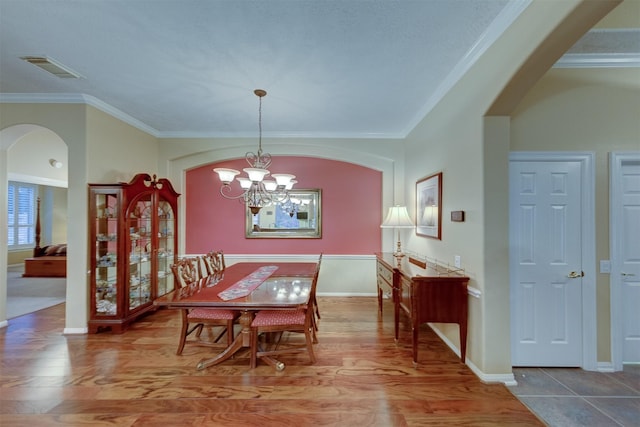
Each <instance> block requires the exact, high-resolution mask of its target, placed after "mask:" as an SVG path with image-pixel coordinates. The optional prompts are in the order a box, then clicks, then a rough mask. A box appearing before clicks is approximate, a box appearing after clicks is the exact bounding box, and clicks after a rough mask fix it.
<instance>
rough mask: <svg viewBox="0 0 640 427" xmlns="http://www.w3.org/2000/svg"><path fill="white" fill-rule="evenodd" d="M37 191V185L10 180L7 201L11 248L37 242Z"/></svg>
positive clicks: (31, 244) (9, 243)
mask: <svg viewBox="0 0 640 427" xmlns="http://www.w3.org/2000/svg"><path fill="white" fill-rule="evenodd" d="M36 192H37V187H36V186H35V185H32V184H25V183H18V182H9V192H8V197H9V199H8V201H7V202H8V203H7V204H8V207H9V211H8V215H7V223H8V235H7V243H8V247H9V249H18V248H24V247H32V246H33V245H34V244H35V228H36V223H35V221H36Z"/></svg>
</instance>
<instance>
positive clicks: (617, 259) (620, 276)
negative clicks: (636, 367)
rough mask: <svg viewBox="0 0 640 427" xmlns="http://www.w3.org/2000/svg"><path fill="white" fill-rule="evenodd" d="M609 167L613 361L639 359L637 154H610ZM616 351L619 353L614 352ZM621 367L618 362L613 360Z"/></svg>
mask: <svg viewBox="0 0 640 427" xmlns="http://www.w3.org/2000/svg"><path fill="white" fill-rule="evenodd" d="M613 158H614V160H617V161H616V162H612V165H611V166H612V167H611V174H612V175H611V189H612V193H611V200H612V202H611V225H612V227H611V254H612V269H611V288H612V289H611V295H612V301H611V307H612V308H611V310H612V322H611V323H612V328H613V327H614V326H615V327H616V329H615V330H612V336H613V337H614V342H616V337H615V335H613V334H619V335H618V336H619V337H621V338H622V339H621V343H620V345H621V349H620V348H618V349H616V346H615V345H614V363H615V362H622V363H638V362H640V310H639V309H640V153H635V154H632V153H628V154H619V155H616V154H614V155H613ZM616 350H619V351H620V354H619V355H617V357H616V355H615V352H616ZM616 365H617V368H616V369H621V366H620V364H618V363H616Z"/></svg>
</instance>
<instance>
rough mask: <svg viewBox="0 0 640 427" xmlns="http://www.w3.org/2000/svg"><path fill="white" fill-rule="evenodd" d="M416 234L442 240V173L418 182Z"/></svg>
mask: <svg viewBox="0 0 640 427" xmlns="http://www.w3.org/2000/svg"><path fill="white" fill-rule="evenodd" d="M416 234H417V235H418V236H425V237H431V238H433V239H439V240H442V172H439V173H436V174H434V175H430V176H428V177H426V178H422V179H421V180H419V181H417V182H416Z"/></svg>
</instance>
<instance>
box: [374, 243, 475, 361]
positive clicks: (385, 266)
mask: <svg viewBox="0 0 640 427" xmlns="http://www.w3.org/2000/svg"><path fill="white" fill-rule="evenodd" d="M376 259H377V270H378V271H377V276H378V280H377V281H378V304H379V310H380V311H382V297H383V294H384V293H385V292H388V283H389V281H388V272H389V271H391V272H392V281H391V286H392V293H391V295H392V301H393V305H394V311H395V312H394V323H395V325H394V326H395V339H396V340H398V338H399V330H400V328H399V323H400V312H404V313H405V314H406V315H407V316H408V317H409V319H411V331H412V344H413V363H414V364H417V363H418V332H419V330H420V325H422V324H423V323H427V322H434V323H457V324H458V326H459V328H460V358H461V360H462V362H463V363H464V361H465V357H466V350H467V315H468V303H469V300H468V298H469V296H468V291H467V285H468V283H469V277H467V276H465V275H463V274H460V273H459V272H458V271H456V270H455V269H451V268H447V267H444V266H442V265H439V264H437V263H432V262H429V261H427V262H413V261H414V260H412V259H410V258H409V257H406V256H405V257H403V258H401V259H400V261H399V262H398V259H397V258H395V257H394V256H393V254H391V253H376Z"/></svg>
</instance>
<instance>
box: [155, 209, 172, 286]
mask: <svg viewBox="0 0 640 427" xmlns="http://www.w3.org/2000/svg"><path fill="white" fill-rule="evenodd" d="M175 238H176V237H175V212H173V208H172V207H171V204H170V203H169V202H168V201H166V200H164V199H163V198H160V200H159V202H158V258H157V265H158V287H157V290H158V295H157V297H159V296H162V295H164V294H166V293H167V292H170V291H172V290H173V274H172V273H171V265H172V264H173V263H174V262H175V261H174V260H175V258H174V257H175V254H174V248H175V243H176V242H175Z"/></svg>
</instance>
